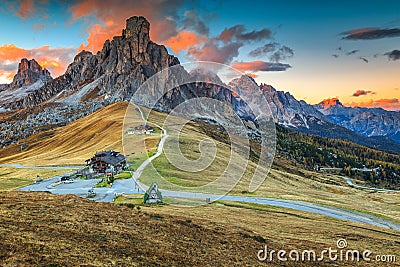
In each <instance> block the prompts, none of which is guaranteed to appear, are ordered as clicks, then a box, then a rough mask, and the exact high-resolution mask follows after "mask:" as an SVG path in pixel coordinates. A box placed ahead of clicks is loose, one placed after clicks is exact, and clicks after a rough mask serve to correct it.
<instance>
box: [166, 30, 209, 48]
mask: <svg viewBox="0 0 400 267" xmlns="http://www.w3.org/2000/svg"><path fill="white" fill-rule="evenodd" d="M206 39H207V38H206V37H204V36H199V35H197V34H196V33H194V32H187V31H182V32H179V33H178V34H177V35H176V36H172V37H171V38H169V39H168V40H167V41H165V42H164V45H166V46H169V47H170V48H171V50H172V51H173V52H174V53H176V54H178V53H179V52H180V51H182V50H186V49H188V48H189V47H192V46H195V45H200V44H201V43H203V42H204V41H205V40H206Z"/></svg>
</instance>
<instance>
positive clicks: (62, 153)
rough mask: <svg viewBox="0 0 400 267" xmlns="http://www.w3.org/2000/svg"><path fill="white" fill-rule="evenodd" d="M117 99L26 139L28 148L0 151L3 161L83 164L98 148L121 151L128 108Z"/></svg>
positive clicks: (14, 147)
mask: <svg viewBox="0 0 400 267" xmlns="http://www.w3.org/2000/svg"><path fill="white" fill-rule="evenodd" d="M127 104H128V103H126V102H118V103H115V104H113V105H110V106H108V107H106V108H104V109H101V110H99V111H97V112H95V113H93V114H91V115H89V116H86V117H84V118H81V119H79V120H77V121H74V122H72V123H70V124H68V125H67V126H64V127H59V128H56V129H53V130H50V131H46V132H42V133H39V134H36V135H33V136H31V137H29V138H28V139H27V140H24V141H23V142H22V144H24V145H26V146H27V147H26V148H25V149H23V150H22V151H21V146H20V145H11V146H8V147H7V148H5V149H2V150H0V163H6V162H8V163H9V162H12V163H21V164H26V165H84V164H85V160H86V159H88V158H90V157H91V156H92V155H93V154H94V153H95V152H96V151H100V150H106V149H111V148H112V149H114V150H116V151H122V142H121V135H122V132H121V129H122V123H123V118H124V116H125V111H126V107H127Z"/></svg>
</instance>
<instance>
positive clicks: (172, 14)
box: [69, 0, 183, 52]
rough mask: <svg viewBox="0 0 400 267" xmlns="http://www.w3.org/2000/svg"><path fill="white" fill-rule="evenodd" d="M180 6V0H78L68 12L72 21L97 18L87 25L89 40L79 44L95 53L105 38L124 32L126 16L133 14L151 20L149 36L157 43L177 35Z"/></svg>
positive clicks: (81, 47)
mask: <svg viewBox="0 0 400 267" xmlns="http://www.w3.org/2000/svg"><path fill="white" fill-rule="evenodd" d="M181 6H183V1H181V0H171V1H162V0H158V1H148V0H137V1H125V0H104V1H96V0H78V1H76V2H75V3H73V4H72V6H71V7H70V8H69V11H70V12H71V14H72V19H71V22H72V23H73V22H74V21H78V20H85V21H93V18H95V19H96V21H95V22H92V23H91V24H89V25H88V32H89V34H88V37H87V40H86V42H85V43H83V44H82V45H81V46H80V49H85V50H90V51H93V52H96V51H98V50H101V48H102V46H103V44H104V41H105V40H107V39H111V38H112V37H113V36H116V35H121V30H122V29H123V28H125V24H126V19H127V18H129V17H131V16H133V15H141V16H144V17H146V18H147V19H148V20H149V21H150V24H151V28H150V37H151V39H152V40H153V41H155V42H158V43H160V42H161V43H162V42H164V41H166V40H168V39H169V38H171V37H172V36H176V35H177V34H178V30H177V24H176V21H177V20H178V18H179V16H178V14H177V12H178V10H179V7H181Z"/></svg>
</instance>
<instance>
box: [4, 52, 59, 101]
mask: <svg viewBox="0 0 400 267" xmlns="http://www.w3.org/2000/svg"><path fill="white" fill-rule="evenodd" d="M52 80H53V78H52V77H51V75H50V72H49V71H48V70H47V69H43V68H42V67H41V66H40V65H39V64H38V63H37V62H36V60H35V59H31V60H28V59H26V58H23V59H22V60H21V62H20V63H19V65H18V71H17V74H16V75H15V76H14V78H13V81H12V83H10V84H4V85H0V107H2V108H5V109H13V108H15V107H20V106H21V103H23V102H24V101H25V100H26V99H27V98H29V96H30V95H32V94H34V93H35V92H36V91H38V90H40V88H41V87H43V86H44V85H46V84H48V83H49V82H51V81H52Z"/></svg>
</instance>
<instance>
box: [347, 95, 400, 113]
mask: <svg viewBox="0 0 400 267" xmlns="http://www.w3.org/2000/svg"><path fill="white" fill-rule="evenodd" d="M347 105H349V106H351V107H366V108H383V109H386V110H400V101H399V99H397V98H391V99H377V100H372V99H371V100H369V101H365V102H351V103H348V104H347Z"/></svg>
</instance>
